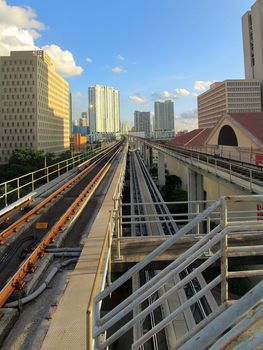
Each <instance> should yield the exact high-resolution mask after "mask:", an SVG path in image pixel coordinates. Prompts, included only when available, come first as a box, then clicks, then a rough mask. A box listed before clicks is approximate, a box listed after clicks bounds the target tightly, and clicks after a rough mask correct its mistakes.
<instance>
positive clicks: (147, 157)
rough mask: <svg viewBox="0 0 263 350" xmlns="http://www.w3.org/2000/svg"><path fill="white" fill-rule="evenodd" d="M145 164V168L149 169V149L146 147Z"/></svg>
mask: <svg viewBox="0 0 263 350" xmlns="http://www.w3.org/2000/svg"><path fill="white" fill-rule="evenodd" d="M145 164H146V166H147V168H148V169H149V168H150V147H148V146H146V159H145Z"/></svg>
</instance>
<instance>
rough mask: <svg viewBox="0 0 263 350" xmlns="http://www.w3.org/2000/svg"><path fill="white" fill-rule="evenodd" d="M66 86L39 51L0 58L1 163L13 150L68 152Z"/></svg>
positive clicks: (49, 61)
mask: <svg viewBox="0 0 263 350" xmlns="http://www.w3.org/2000/svg"><path fill="white" fill-rule="evenodd" d="M69 102H70V98H69V86H68V83H67V82H66V81H65V80H64V79H63V78H62V77H61V76H60V75H59V74H58V73H57V72H56V71H55V66H54V62H53V61H52V59H51V58H50V57H49V56H48V55H47V54H46V53H45V52H44V51H42V50H38V51H13V52H11V54H10V56H2V57H0V126H1V127H0V163H2V164H3V163H7V162H8V160H9V158H10V156H11V154H12V151H13V150H14V149H20V148H27V149H36V150H44V151H45V152H54V153H60V152H63V151H65V150H68V149H69V127H70V126H69V114H70V103H69Z"/></svg>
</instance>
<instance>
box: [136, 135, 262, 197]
mask: <svg viewBox="0 0 263 350" xmlns="http://www.w3.org/2000/svg"><path fill="white" fill-rule="evenodd" d="M139 141H140V142H143V143H144V144H146V145H148V146H149V147H151V148H154V149H155V150H157V151H160V152H162V153H165V154H167V155H170V156H172V157H174V158H176V159H178V160H179V161H182V162H183V163H185V164H188V165H191V166H194V167H196V168H197V169H198V168H199V169H200V170H201V171H205V172H207V173H211V174H213V175H215V176H217V177H221V178H223V179H224V180H227V181H229V182H230V183H235V184H236V185H238V186H241V187H246V188H247V189H248V190H249V191H251V192H255V193H260V194H261V193H262V187H263V175H262V170H261V169H260V168H259V167H256V166H255V165H254V164H251V165H249V164H246V165H244V164H242V163H238V162H237V161H234V160H231V159H229V160H227V159H224V158H220V157H217V156H213V155H210V154H205V153H200V152H196V151H192V150H190V149H182V148H180V147H171V146H164V145H160V144H156V143H153V142H150V141H146V140H142V139H139Z"/></svg>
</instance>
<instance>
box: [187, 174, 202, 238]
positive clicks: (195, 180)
mask: <svg viewBox="0 0 263 350" xmlns="http://www.w3.org/2000/svg"><path fill="white" fill-rule="evenodd" d="M204 199H205V196H204V178H203V175H201V174H198V173H197V172H195V171H194V170H192V169H188V201H203V200H204ZM203 210H204V204H203V203H188V213H190V214H189V219H190V220H191V219H193V218H194V217H195V216H196V214H192V215H191V213H198V212H202V211H203ZM198 231H200V233H204V225H203V224H200V225H199V228H198V229H196V230H194V233H199V232H198Z"/></svg>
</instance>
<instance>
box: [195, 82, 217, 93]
mask: <svg viewBox="0 0 263 350" xmlns="http://www.w3.org/2000/svg"><path fill="white" fill-rule="evenodd" d="M212 83H213V81H208V80H207V81H204V80H197V81H196V82H195V83H194V88H195V90H197V91H205V90H207V89H209V86H210V85H211V84H212Z"/></svg>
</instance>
